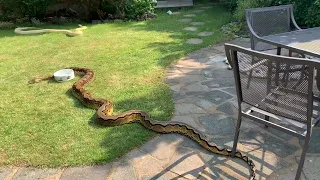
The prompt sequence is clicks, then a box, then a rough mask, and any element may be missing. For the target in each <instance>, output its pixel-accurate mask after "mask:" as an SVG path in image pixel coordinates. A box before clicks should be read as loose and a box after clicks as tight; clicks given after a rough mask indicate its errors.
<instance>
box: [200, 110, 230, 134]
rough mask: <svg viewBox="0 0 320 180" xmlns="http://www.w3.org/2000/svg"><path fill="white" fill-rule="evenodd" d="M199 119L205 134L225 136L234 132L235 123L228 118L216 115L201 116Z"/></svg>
mask: <svg viewBox="0 0 320 180" xmlns="http://www.w3.org/2000/svg"><path fill="white" fill-rule="evenodd" d="M199 119H200V123H201V124H202V126H203V127H204V128H205V130H206V134H211V135H220V136H226V135H229V134H234V132H235V123H234V120H233V119H232V118H231V117H230V116H225V115H222V114H216V115H214V116H212V115H206V116H202V117H200V118H199Z"/></svg>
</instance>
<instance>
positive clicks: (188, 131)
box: [30, 68, 255, 179]
mask: <svg viewBox="0 0 320 180" xmlns="http://www.w3.org/2000/svg"><path fill="white" fill-rule="evenodd" d="M70 69H73V70H74V72H75V74H76V75H82V78H81V79H80V80H78V81H77V82H75V83H74V84H73V86H72V93H73V95H74V96H75V97H76V98H77V99H79V100H80V101H81V102H82V103H83V104H84V105H85V106H87V107H89V108H92V109H97V114H98V123H99V124H101V125H103V126H117V125H122V124H127V123H131V122H139V123H140V124H142V125H143V126H144V127H146V128H147V129H150V130H152V131H155V132H158V133H178V134H182V135H185V136H187V137H189V138H191V139H192V140H194V141H196V142H197V143H198V144H200V145H201V146H202V147H203V148H205V149H207V150H208V151H210V152H213V153H215V154H220V155H223V156H230V157H232V154H231V150H230V149H227V148H221V147H219V146H217V145H216V144H211V143H209V142H208V141H207V140H206V139H205V138H204V136H203V135H202V134H201V133H200V132H197V131H196V129H195V128H193V127H191V126H190V125H187V124H184V123H181V122H173V121H171V122H160V121H154V120H151V119H150V117H149V115H148V114H147V113H146V112H143V111H140V110H130V111H127V112H124V113H122V114H119V115H112V113H113V105H112V102H110V101H108V100H106V99H102V98H94V97H92V95H91V94H90V93H89V92H88V91H86V90H85V89H84V87H85V86H86V85H87V84H89V83H90V82H91V81H92V80H93V79H94V73H93V71H92V70H91V69H87V68H70ZM50 78H53V76H49V77H46V78H35V79H33V80H31V81H30V83H36V82H40V81H42V80H48V79H50ZM234 157H236V158H240V159H241V160H243V161H245V162H246V163H247V164H248V165H249V168H250V174H251V177H250V179H255V165H254V163H253V162H252V160H250V159H249V158H248V157H247V156H244V155H242V153H241V152H239V151H237V152H236V153H235V156H234Z"/></svg>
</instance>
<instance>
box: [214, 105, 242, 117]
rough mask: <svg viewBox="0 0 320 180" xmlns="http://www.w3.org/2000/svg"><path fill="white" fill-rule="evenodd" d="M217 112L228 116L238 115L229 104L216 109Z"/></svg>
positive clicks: (236, 110) (234, 108)
mask: <svg viewBox="0 0 320 180" xmlns="http://www.w3.org/2000/svg"><path fill="white" fill-rule="evenodd" d="M217 110H218V111H221V112H224V113H226V114H229V115H235V114H237V113H238V109H237V108H236V107H235V106H234V104H233V103H231V102H226V103H223V104H221V105H220V106H218V107H217Z"/></svg>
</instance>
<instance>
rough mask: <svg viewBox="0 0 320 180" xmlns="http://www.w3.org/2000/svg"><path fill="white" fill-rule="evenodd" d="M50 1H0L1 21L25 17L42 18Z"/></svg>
mask: <svg viewBox="0 0 320 180" xmlns="http://www.w3.org/2000/svg"><path fill="white" fill-rule="evenodd" d="M50 3H51V0H0V7H1V9H2V16H1V20H15V19H17V18H23V17H25V16H28V17H35V18H40V19H41V18H43V17H44V15H45V12H46V9H47V7H48V6H49V5H50Z"/></svg>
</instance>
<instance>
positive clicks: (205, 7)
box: [201, 6, 212, 9]
mask: <svg viewBox="0 0 320 180" xmlns="http://www.w3.org/2000/svg"><path fill="white" fill-rule="evenodd" d="M201 8H202V9H211V8H212V7H211V6H204V7H201Z"/></svg>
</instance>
